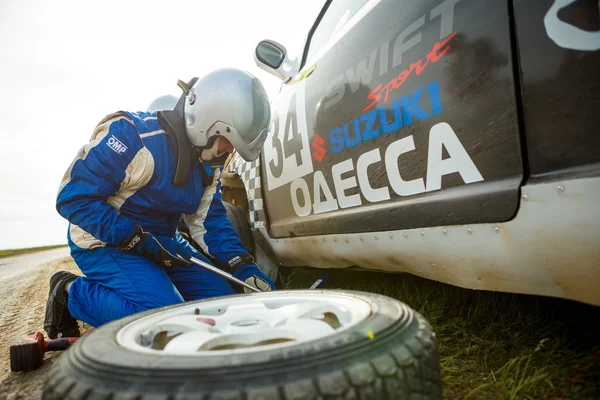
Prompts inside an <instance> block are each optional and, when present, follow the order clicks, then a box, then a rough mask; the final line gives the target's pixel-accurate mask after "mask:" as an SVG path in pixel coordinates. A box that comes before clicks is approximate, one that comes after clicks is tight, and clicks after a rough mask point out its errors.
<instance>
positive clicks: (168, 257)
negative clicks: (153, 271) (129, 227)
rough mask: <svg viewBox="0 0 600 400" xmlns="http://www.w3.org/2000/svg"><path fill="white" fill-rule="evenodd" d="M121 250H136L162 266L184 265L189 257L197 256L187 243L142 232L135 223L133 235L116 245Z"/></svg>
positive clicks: (186, 264)
mask: <svg viewBox="0 0 600 400" xmlns="http://www.w3.org/2000/svg"><path fill="white" fill-rule="evenodd" d="M118 249H119V250H121V251H126V252H136V253H139V254H142V255H145V256H147V257H150V258H151V259H153V260H154V261H156V262H157V263H158V264H160V265H162V266H163V267H167V268H168V267H174V266H180V267H185V266H188V265H189V264H190V263H189V262H187V260H189V259H190V258H191V257H197V254H195V253H194V252H193V251H192V250H191V249H192V247H191V246H190V245H189V244H188V246H186V245H185V244H184V243H180V242H178V241H176V240H175V239H172V238H169V237H164V236H154V235H153V234H151V233H150V232H144V230H143V229H142V227H141V226H139V225H136V226H135V231H134V232H133V235H131V237H129V239H127V240H126V241H125V242H123V244H121V245H120V246H119V247H118Z"/></svg>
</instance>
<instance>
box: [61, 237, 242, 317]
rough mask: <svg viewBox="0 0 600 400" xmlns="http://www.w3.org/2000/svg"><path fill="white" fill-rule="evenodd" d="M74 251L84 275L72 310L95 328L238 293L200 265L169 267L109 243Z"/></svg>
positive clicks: (72, 291) (71, 302)
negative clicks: (187, 302) (154, 310)
mask: <svg viewBox="0 0 600 400" xmlns="http://www.w3.org/2000/svg"><path fill="white" fill-rule="evenodd" d="M71 255H72V256H73V259H74V260H75V262H76V263H77V266H78V267H79V269H80V270H81V271H82V272H83V273H84V274H85V277H80V278H77V279H76V280H75V281H74V282H73V284H72V286H71V289H70V291H69V311H70V312H71V315H73V317H75V318H76V319H78V320H81V321H84V322H86V323H87V324H89V325H92V326H95V327H96V326H100V325H102V324H104V323H107V322H109V321H113V320H115V319H119V318H122V317H125V316H127V315H130V314H133V313H136V312H140V311H144V310H148V309H151V308H156V307H161V306H166V305H170V304H176V303H181V302H183V301H184V300H195V299H201V298H205V297H212V296H221V295H226V294H233V293H234V292H233V289H232V288H231V285H229V283H228V282H227V280H225V279H224V278H222V277H220V276H218V275H216V274H214V273H212V272H210V271H206V270H204V269H203V268H201V267H197V266H191V267H190V268H187V269H185V268H181V267H173V268H169V269H167V270H165V269H164V268H162V267H161V266H159V265H157V264H155V263H153V262H152V261H150V260H148V259H146V258H143V257H140V256H138V255H135V254H128V253H123V252H121V251H119V250H117V249H115V248H110V247H103V248H97V249H94V250H75V251H72V252H71ZM205 261H208V260H206V259H205Z"/></svg>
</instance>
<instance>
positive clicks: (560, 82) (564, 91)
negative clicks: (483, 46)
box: [514, 0, 600, 181]
mask: <svg viewBox="0 0 600 400" xmlns="http://www.w3.org/2000/svg"><path fill="white" fill-rule="evenodd" d="M514 13H515V23H516V33H517V40H518V49H519V60H520V64H519V66H520V71H521V80H522V87H523V89H522V91H523V93H522V99H523V115H524V128H525V138H526V141H527V154H528V168H529V171H530V175H531V179H533V180H538V181H539V180H544V181H548V180H552V179H557V178H558V177H573V176H598V175H600V151H598V149H600V135H599V134H598V127H599V126H600V112H598V110H599V109H600V100H599V97H600V95H599V93H600V72H599V71H600V51H599V50H600V9H599V3H598V2H597V1H593V0H592V1H573V0H543V1H536V2H531V1H527V0H517V1H515V2H514ZM593 149H595V150H596V151H593Z"/></svg>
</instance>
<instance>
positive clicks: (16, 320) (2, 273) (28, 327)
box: [0, 247, 81, 400]
mask: <svg viewBox="0 0 600 400" xmlns="http://www.w3.org/2000/svg"><path fill="white" fill-rule="evenodd" d="M59 270H68V271H71V272H74V273H76V274H81V272H80V271H79V270H78V269H77V266H76V265H75V263H74V262H73V259H72V258H71V257H70V256H69V249H68V248H67V247H61V248H57V249H51V250H44V251H39V252H34V253H26V254H19V255H15V256H9V257H3V258H0V399H11V400H12V399H39V398H41V390H42V385H43V380H44V376H45V374H46V373H47V371H48V367H49V366H50V364H51V360H52V359H53V358H55V357H58V356H60V353H47V354H46V356H45V358H44V364H43V365H42V367H40V368H39V369H37V370H35V371H32V372H19V373H15V372H11V371H10V358H9V347H10V345H12V344H16V343H18V342H20V340H21V336H22V335H23V334H25V333H28V332H30V331H35V330H39V331H42V330H43V321H44V309H45V307H46V300H47V298H48V285H49V281H50V276H52V274H53V273H54V272H56V271H59Z"/></svg>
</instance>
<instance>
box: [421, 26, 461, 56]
mask: <svg viewBox="0 0 600 400" xmlns="http://www.w3.org/2000/svg"><path fill="white" fill-rule="evenodd" d="M454 36H456V32H453V33H452V34H451V35H449V36H448V37H447V38H446V39H444V40H443V41H441V42H438V43H436V44H434V45H433V49H431V51H430V52H429V53H427V59H428V60H431V62H437V61H439V60H440V58H442V57H444V55H445V54H446V53H447V52H448V50H450V46H448V47H446V48H445V49H444V51H442V52H441V53H438V51H440V49H441V48H442V47H444V46H445V45H447V44H448V42H450V40H451V39H452V38H453V37H454Z"/></svg>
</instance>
